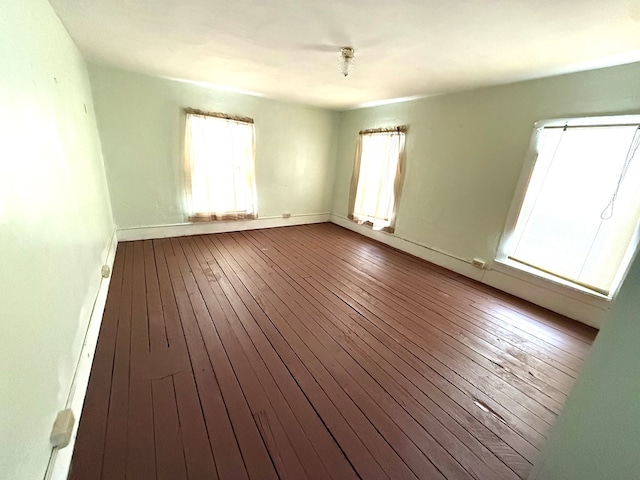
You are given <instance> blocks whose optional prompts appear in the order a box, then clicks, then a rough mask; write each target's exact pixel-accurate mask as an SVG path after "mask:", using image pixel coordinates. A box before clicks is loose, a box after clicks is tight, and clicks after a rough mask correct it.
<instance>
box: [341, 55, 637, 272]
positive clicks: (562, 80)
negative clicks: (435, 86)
mask: <svg viewBox="0 0 640 480" xmlns="http://www.w3.org/2000/svg"><path fill="white" fill-rule="evenodd" d="M639 78H640V64H633V65H627V66H621V67H615V68H609V69H603V70H596V71H591V72H585V73H578V74H572V75H565V76H559V77H552V78H546V79H542V80H535V81H527V82H521V83H516V84H511V85H505V86H499V87H494V88H487V89H482V90H477V91H472V92H463V93H456V94H451V95H443V96H438V97H430V98H425V99H421V100H414V101H409V102H405V103H397V104H393V105H387V106H380V107H374V108H365V109H359V110H353V111H348V112H344V113H343V114H342V116H341V125H340V142H339V146H338V153H337V163H336V173H335V186H334V196H333V209H332V211H333V213H335V214H338V215H342V216H346V214H347V202H348V195H349V184H350V179H351V173H352V169H353V157H354V154H355V146H356V140H357V136H358V131H359V130H361V129H365V128H372V127H382V126H394V125H399V124H407V125H408V126H409V131H408V134H407V145H406V148H407V168H406V180H405V183H404V190H403V193H402V198H401V201H400V205H399V206H398V218H397V225H396V234H397V235H398V236H401V237H404V238H406V239H409V240H412V241H414V242H418V243H421V244H424V245H427V246H428V247H431V248H435V249H437V250H441V251H444V252H447V253H449V254H452V255H454V256H456V257H461V258H464V259H471V258H475V257H480V258H483V259H485V260H492V259H493V258H494V256H495V252H496V249H497V245H498V241H499V239H500V235H501V234H502V231H503V228H504V224H505V221H506V217H507V213H508V210H509V206H510V204H511V199H512V197H513V193H514V189H515V186H516V183H517V181H518V177H519V175H520V170H521V168H522V163H523V160H524V158H525V154H526V151H527V148H528V146H529V140H530V137H531V133H532V128H533V124H534V122H536V121H538V120H541V119H546V118H557V117H565V116H585V115H595V114H604V113H630V112H633V113H638V112H640V81H638V79H639Z"/></svg>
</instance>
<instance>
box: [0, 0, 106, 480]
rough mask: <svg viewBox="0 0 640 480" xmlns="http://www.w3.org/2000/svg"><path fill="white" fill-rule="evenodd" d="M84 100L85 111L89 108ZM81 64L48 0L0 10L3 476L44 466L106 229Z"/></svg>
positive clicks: (13, 3) (6, 4)
mask: <svg viewBox="0 0 640 480" xmlns="http://www.w3.org/2000/svg"><path fill="white" fill-rule="evenodd" d="M85 106H86V109H87V112H86V113H85ZM113 228H114V227H113V222H112V217H111V209H110V206H109V197H108V190H107V185H106V179H105V175H104V168H103V164H102V154H101V151H100V141H99V138H98V132H97V129H96V123H95V117H94V113H93V106H92V100H91V91H90V87H89V79H88V74H87V71H86V66H85V63H84V61H83V59H82V58H81V56H80V54H79V53H78V51H77V50H76V47H75V46H74V44H73V42H72V41H71V39H70V38H69V36H68V34H67V32H66V30H65V29H64V27H63V26H62V24H61V23H60V21H59V20H58V17H57V16H56V15H55V13H54V12H53V10H52V8H51V6H50V5H49V3H47V2H46V1H45V0H5V1H3V2H2V7H1V14H0V320H1V321H0V325H1V328H2V331H1V332H0V369H1V370H0V477H2V478H6V479H11V480H22V479H25V480H33V479H40V478H42V477H43V475H44V472H45V469H46V466H47V462H48V460H49V455H50V446H49V433H50V431H51V426H52V425H53V420H54V419H55V415H56V412H57V411H58V410H59V409H61V408H64V406H65V402H66V400H67V396H68V394H69V388H70V386H71V381H72V375H73V373H74V370H75V366H76V363H77V361H78V357H79V354H80V349H81V347H82V342H83V338H84V333H85V330H86V327H87V324H88V320H89V315H90V312H91V308H92V305H93V301H94V299H95V296H96V293H97V289H98V286H99V283H100V266H101V264H102V263H103V262H104V259H105V255H106V249H107V246H108V243H109V240H110V238H111V237H112V234H113Z"/></svg>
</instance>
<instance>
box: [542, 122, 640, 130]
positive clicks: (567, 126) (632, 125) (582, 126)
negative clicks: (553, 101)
mask: <svg viewBox="0 0 640 480" xmlns="http://www.w3.org/2000/svg"><path fill="white" fill-rule="evenodd" d="M602 127H638V128H640V123H609V124H607V123H602V124H598V125H549V126H544V127H541V128H549V129H551V128H561V129H563V130H564V129H567V128H602Z"/></svg>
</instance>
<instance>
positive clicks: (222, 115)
mask: <svg viewBox="0 0 640 480" xmlns="http://www.w3.org/2000/svg"><path fill="white" fill-rule="evenodd" d="M184 111H185V112H186V113H189V114H191V115H202V116H205V117H216V118H226V119H227V120H233V121H234V122H241V123H254V122H253V118H250V117H242V116H240V115H228V114H226V113H220V112H205V111H204V110H198V109H197V108H185V109H184Z"/></svg>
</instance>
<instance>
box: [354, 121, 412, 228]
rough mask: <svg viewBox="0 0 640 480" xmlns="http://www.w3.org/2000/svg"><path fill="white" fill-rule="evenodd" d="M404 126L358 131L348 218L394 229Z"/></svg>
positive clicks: (400, 176) (402, 158) (400, 173)
mask: <svg viewBox="0 0 640 480" xmlns="http://www.w3.org/2000/svg"><path fill="white" fill-rule="evenodd" d="M405 132H406V127H396V128H392V129H376V130H365V131H362V132H360V137H359V139H358V146H357V149H356V160H355V165H354V169H353V178H352V180H351V195H350V199H349V218H350V219H352V220H354V221H356V222H358V223H367V224H370V225H372V226H373V228H374V229H375V230H382V229H384V230H385V231H388V232H393V230H394V224H395V210H396V206H397V204H398V200H399V195H400V188H401V182H402V168H403V160H404V139H405Z"/></svg>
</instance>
